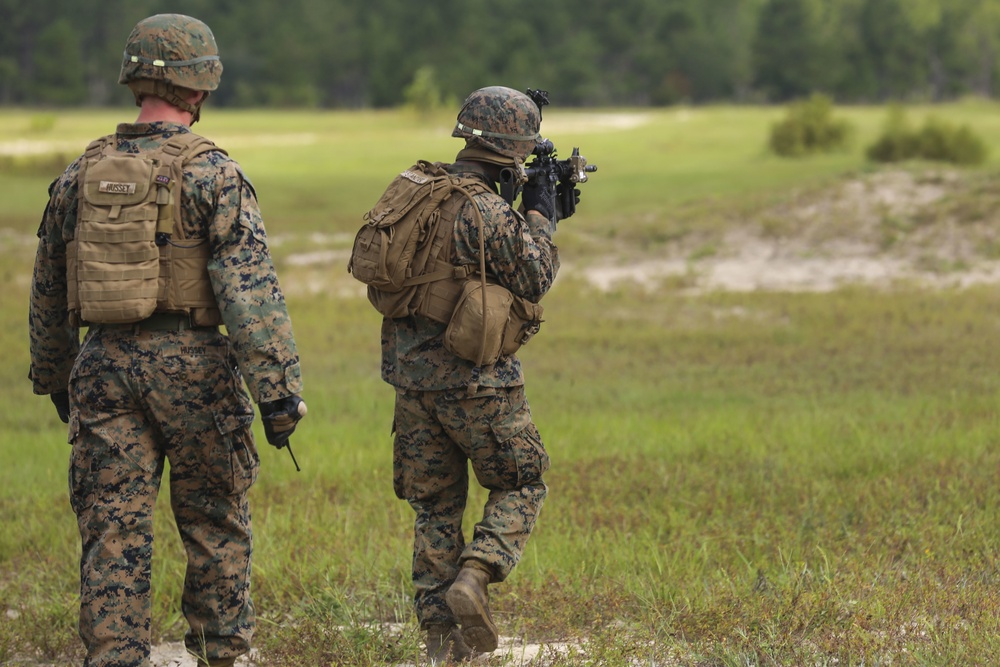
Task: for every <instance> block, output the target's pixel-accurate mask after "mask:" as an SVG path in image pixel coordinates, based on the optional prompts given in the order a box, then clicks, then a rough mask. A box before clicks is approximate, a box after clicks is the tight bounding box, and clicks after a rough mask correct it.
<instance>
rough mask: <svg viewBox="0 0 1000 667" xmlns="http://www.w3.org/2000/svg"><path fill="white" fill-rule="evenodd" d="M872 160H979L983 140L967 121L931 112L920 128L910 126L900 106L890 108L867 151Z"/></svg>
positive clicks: (983, 152)
mask: <svg viewBox="0 0 1000 667" xmlns="http://www.w3.org/2000/svg"><path fill="white" fill-rule="evenodd" d="M866 154H867V156H868V159H870V160H873V161H875V162H901V161H903V160H912V159H918V158H919V159H924V160H932V161H935V162H951V163H953V164H966V165H972V164H981V163H982V162H983V161H984V160H985V159H986V154H987V150H986V144H985V143H984V142H983V140H982V139H981V138H980V137H979V136H978V135H976V134H975V133H974V132H973V131H972V129H971V128H970V127H969V126H968V125H955V124H953V123H948V122H945V121H943V120H940V119H938V118H935V117H933V116H929V117H928V118H927V120H926V121H924V125H923V127H921V128H920V129H919V130H911V129H910V127H909V123H908V122H907V120H906V117H905V114H904V113H903V110H902V108H900V107H892V108H890V109H889V117H888V119H887V120H886V124H885V127H884V128H883V131H882V135H881V136H880V137H879V138H878V139H876V140H875V142H874V143H873V144H872V145H870V146H869V147H868V149H867V151H866Z"/></svg>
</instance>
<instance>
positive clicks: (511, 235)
mask: <svg viewBox="0 0 1000 667" xmlns="http://www.w3.org/2000/svg"><path fill="white" fill-rule="evenodd" d="M540 122H541V113H540V110H539V109H538V107H537V106H536V105H535V103H534V102H533V101H532V100H531V99H530V98H529V97H527V96H526V95H524V94H522V93H520V92H518V91H515V90H511V89H509V88H503V87H489V88H483V89H480V90H477V91H475V92H474V93H472V94H471V95H470V96H469V97H468V98H467V99H466V101H465V104H464V106H463V108H462V110H461V112H460V113H459V116H458V125H457V126H456V129H455V131H454V133H453V136H456V137H463V138H465V139H466V147H465V148H464V149H463V150H462V151H460V152H459V154H458V156H457V159H456V160H455V162H454V163H452V164H450V165H448V166H447V167H446V169H447V171H449V172H450V173H452V174H455V175H459V176H462V177H468V178H473V179H479V180H480V181H482V182H483V183H484V184H485V185H487V186H488V188H489V192H485V193H483V194H479V195H475V196H474V199H475V204H476V206H478V208H479V210H480V212H481V213H482V217H483V223H484V226H483V229H484V235H485V238H484V241H485V248H486V266H487V273H488V274H489V275H490V276H491V277H492V278H495V280H496V281H497V282H499V283H500V284H502V285H503V286H504V287H506V288H507V289H509V290H510V291H511V292H513V293H514V294H515V295H518V296H520V297H523V298H526V299H528V300H529V301H532V302H535V303H537V302H538V301H539V300H540V299H541V298H542V297H543V296H544V295H545V293H546V292H548V290H549V288H550V287H551V286H552V282H553V280H554V279H555V276H556V272H557V271H558V269H559V255H558V251H557V248H556V246H555V245H554V244H553V243H552V232H553V231H554V228H555V224H554V223H555V220H556V212H555V202H554V200H553V197H552V193H549V194H547V195H546V194H545V193H540V192H535V191H531V190H530V189H526V190H525V191H524V192H523V194H522V202H523V203H524V204H525V206H524V207H523V208H526V209H528V210H527V213H526V214H525V215H522V214H521V213H520V212H518V211H516V210H514V209H513V208H512V206H511V204H510V203H508V202H507V201H506V200H505V199H504V198H503V197H501V196H500V195H499V194H497V193H496V191H497V180H498V177H499V174H500V170H501V169H502V168H508V169H512V170H513V171H514V172H516V173H519V174H521V175H522V176H523V174H524V168H523V162H524V160H525V159H526V158H527V157H528V155H529V154H530V153H531V151H532V149H533V148H534V146H535V143H536V140H537V138H538V129H539V125H540ZM472 206H473V204H472V203H471V202H468V203H466V204H465V206H464V207H463V209H462V210H461V212H460V213H459V216H458V218H457V219H456V222H455V229H454V234H453V241H454V243H453V256H452V258H451V262H452V263H453V264H455V265H475V266H479V255H480V250H479V248H480V239H479V228H478V226H477V222H476V217H475V215H474V213H473V209H472ZM476 280H478V278H476ZM445 327H446V325H445V324H441V323H439V322H435V321H433V320H431V319H428V318H424V317H421V316H419V315H412V316H409V317H406V318H398V319H390V318H385V319H383V324H382V378H383V379H384V380H385V381H386V382H388V383H389V384H391V385H392V386H393V387H395V389H396V402H395V413H394V432H395V440H394V451H393V471H394V488H395V492H396V495H397V496H398V497H399V498H401V499H405V500H406V501H408V502H409V504H410V505H411V506H412V507H413V509H414V511H415V512H416V520H415V524H414V547H413V582H414V584H415V587H416V594H415V607H416V613H417V618H418V620H419V622H420V624H421V627H422V628H423V629H424V630H425V631H426V633H427V649H428V653H429V655H430V657H431V659H432V661H443V662H450V661H461V660H464V659H466V658H469V657H471V656H472V655H474V654H475V652H489V651H493V650H494V649H495V648H496V646H497V640H498V636H497V629H496V626H495V624H494V623H493V621H492V618H491V615H490V611H489V605H488V594H487V585H488V584H490V583H499V582H502V581H504V580H505V579H506V578H507V576H508V575H509V574H510V573H511V571H512V570H513V569H514V567H515V566H516V565H517V563H518V560H519V559H520V557H521V554H522V552H523V551H524V547H525V543H526V542H527V540H528V536H529V535H530V534H531V530H532V528H533V526H534V525H535V520H536V519H537V517H538V512H539V510H540V509H541V507H542V502H543V500H544V499H545V495H546V492H547V488H546V485H545V483H544V481H543V479H542V478H543V474H544V473H545V471H546V470H547V469H548V468H549V457H548V454H547V453H546V451H545V447H544V445H543V444H542V440H541V438H540V436H539V433H538V430H537V429H536V428H535V424H534V423H533V421H532V418H531V411H530V409H529V407H528V402H527V400H526V399H525V392H524V376H523V374H522V371H521V364H520V362H519V361H518V359H517V357H516V356H515V355H511V356H507V357H503V356H502V357H501V358H500V359H499V360H498V361H497V362H496V363H495V364H493V365H491V366H487V367H478V366H477V365H476V363H475V362H472V361H467V360H465V359H462V358H460V357H458V356H456V355H454V354H452V353H451V352H449V351H448V350H446V349H445V346H444V343H443V334H444V331H445ZM470 387H472V388H474V391H473V393H471V394H470V391H469V390H470ZM470 463H471V467H472V471H473V473H474V474H475V476H476V480H477V481H478V483H479V484H481V485H482V486H483V487H485V488H486V489H488V490H489V497H488V500H487V502H486V506H485V507H484V508H483V515H482V519H481V520H480V521H479V522H478V523H477V524H476V526H475V529H474V531H473V535H472V540H471V541H470V542H469V543H466V542H465V539H464V536H463V533H462V515H463V513H464V511H465V507H466V501H467V498H468V489H469V472H468V469H469V464H470ZM459 625H460V626H461V629H460V630H459V629H458V626H459Z"/></svg>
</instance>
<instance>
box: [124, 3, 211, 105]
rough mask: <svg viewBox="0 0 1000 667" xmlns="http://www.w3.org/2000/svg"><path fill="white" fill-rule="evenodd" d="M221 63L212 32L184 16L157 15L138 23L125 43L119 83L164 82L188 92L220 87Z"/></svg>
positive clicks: (203, 25)
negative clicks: (185, 89)
mask: <svg viewBox="0 0 1000 667" xmlns="http://www.w3.org/2000/svg"><path fill="white" fill-rule="evenodd" d="M221 78H222V62H221V61H220V60H219V47H218V46H216V44H215V36H214V35H212V30H211V29H210V28H209V27H208V26H207V25H205V24H204V23H203V22H201V21H199V20H198V19H195V18H191V17H190V16H184V15H183V14H157V15H156V16H150V17H149V18H146V19H143V20H142V21H139V22H138V23H137V24H136V26H135V28H133V29H132V34H130V35H129V37H128V41H127V42H126V43H125V56H124V58H123V60H122V69H121V74H120V75H119V76H118V83H124V84H131V83H132V82H134V81H140V80H152V81H163V82H165V83H167V84H169V85H171V86H178V87H180V88H187V89H189V90H203V91H206V92H207V91H212V90H215V89H216V88H218V87H219V80H220V79H221Z"/></svg>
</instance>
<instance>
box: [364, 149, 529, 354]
mask: <svg viewBox="0 0 1000 667" xmlns="http://www.w3.org/2000/svg"><path fill="white" fill-rule="evenodd" d="M487 192H492V191H491V190H490V189H489V188H487V187H486V186H485V185H484V184H483V183H481V182H480V181H478V180H476V179H468V178H460V177H457V176H454V175H452V174H449V173H448V172H447V171H445V169H444V167H443V165H442V164H441V163H440V162H436V163H430V162H427V161H425V160H421V161H419V162H418V163H417V164H415V165H413V166H412V167H410V168H409V169H407V170H406V171H404V172H402V173H401V174H399V175H398V176H397V177H396V178H395V179H393V181H392V182H391V183H390V184H389V187H388V188H386V191H385V193H383V195H382V197H381V198H379V200H378V202H376V204H375V206H374V207H373V208H372V209H371V210H370V211H369V212H368V213H366V214H365V216H364V219H365V220H366V224H365V225H363V226H362V227H361V229H360V230H359V231H358V233H357V236H356V237H355V240H354V247H353V250H352V252H351V259H350V262H349V263H348V267H347V268H348V271H350V272H351V274H352V275H354V277H355V278H357V279H358V280H360V281H361V282H363V283H365V284H366V285H368V300H369V301H370V302H371V303H372V305H373V306H374V307H375V309H376V310H378V311H379V312H380V313H381V314H382V315H383V316H384V317H388V318H400V317H407V316H410V315H421V316H424V317H427V318H429V319H432V320H435V321H437V322H441V323H446V324H448V327H447V329H446V331H445V336H444V344H445V347H446V348H447V349H448V350H450V351H451V352H452V353H454V354H456V355H458V356H459V357H462V358H463V359H468V360H470V361H473V362H476V364H477V365H479V366H484V365H489V364H492V363H494V362H496V360H497V359H498V358H499V357H500V356H501V355H509V354H513V353H514V351H516V350H517V348H518V347H520V346H521V345H522V344H524V343H525V342H527V340H528V339H529V338H530V337H531V336H532V335H534V333H535V332H537V331H538V327H539V325H540V324H541V314H542V307H541V306H540V305H538V304H534V303H531V302H529V301H527V300H526V299H522V298H520V297H516V296H514V295H513V294H511V292H510V291H509V290H507V289H506V288H505V287H503V286H501V285H498V284H495V283H494V282H492V281H488V280H487V276H486V252H485V250H486V249H485V230H484V228H483V217H482V213H481V212H480V210H479V206H478V204H477V203H476V202H475V200H474V199H473V196H474V195H476V194H481V193H487ZM467 201H469V202H472V210H473V213H474V215H475V216H476V224H477V225H478V227H479V260H480V261H479V266H476V265H465V266H456V265H453V264H451V263H450V261H449V260H450V258H451V247H452V234H453V233H454V229H455V220H456V218H457V217H458V214H459V212H461V210H462V207H463V206H464V204H465V203H466V202H467ZM476 273H478V274H479V276H478V277H476V276H475V274H476Z"/></svg>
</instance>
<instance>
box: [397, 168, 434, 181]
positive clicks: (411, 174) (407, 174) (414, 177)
mask: <svg viewBox="0 0 1000 667" xmlns="http://www.w3.org/2000/svg"><path fill="white" fill-rule="evenodd" d="M400 176H402V177H403V178H405V179H407V180H409V181H413V182H414V183H418V184H420V185H423V184H424V183H427V182H428V181H430V180H431V179H430V177H429V176H425V175H424V174H421V173H418V172H416V171H412V170H410V169H407V170H406V171H404V172H403V173H402V174H400Z"/></svg>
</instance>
